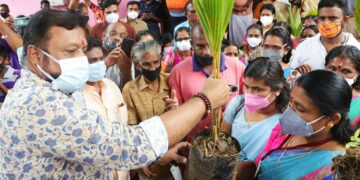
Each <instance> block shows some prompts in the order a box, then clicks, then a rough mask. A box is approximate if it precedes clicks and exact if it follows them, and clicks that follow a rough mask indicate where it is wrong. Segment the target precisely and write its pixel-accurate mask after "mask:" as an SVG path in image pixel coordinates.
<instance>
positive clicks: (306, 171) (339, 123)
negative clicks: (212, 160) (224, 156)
mask: <svg viewBox="0 0 360 180" xmlns="http://www.w3.org/2000/svg"><path fill="white" fill-rule="evenodd" d="M120 2H121V0H98V1H97V3H94V2H92V1H91V0H83V1H81V2H80V0H70V1H69V3H68V8H67V10H63V11H62V10H53V9H51V8H52V7H51V4H50V2H49V1H48V0H41V1H40V2H39V3H40V6H41V9H42V10H40V11H38V12H34V14H32V15H31V16H24V15H19V16H16V17H13V16H11V14H10V12H11V11H10V8H16V7H9V6H8V5H6V4H1V5H0V13H1V14H0V15H1V17H0V37H1V41H0V106H1V111H0V164H1V166H0V179H32V178H35V179H121V180H127V179H161V180H166V179H173V174H172V173H173V171H171V170H170V169H173V168H175V169H178V171H180V172H182V173H183V174H184V173H186V170H184V169H183V168H182V166H180V167H179V166H175V165H174V164H178V163H182V164H185V163H186V162H187V154H186V153H185V154H183V153H181V152H183V150H184V149H188V147H189V146H190V145H191V143H192V140H193V138H194V137H196V135H197V134H198V133H199V132H202V131H204V130H206V129H209V128H212V127H211V121H212V115H211V111H212V110H213V109H216V108H220V109H222V112H224V113H223V114H222V118H221V121H222V123H221V130H222V131H223V132H225V133H227V134H230V135H231V136H233V137H234V138H235V139H236V140H237V141H238V142H239V144H240V146H241V152H240V156H239V163H238V166H237V174H238V178H239V179H244V178H253V177H254V176H256V177H257V178H259V179H332V177H333V175H334V171H333V169H331V166H332V158H334V157H335V156H337V155H341V154H344V153H345V144H346V143H347V142H349V141H350V137H351V136H352V135H353V134H354V130H355V129H357V128H360V32H358V33H356V32H355V31H353V30H352V29H351V28H348V27H347V22H349V19H352V18H354V17H353V8H354V4H353V2H354V1H351V0H314V1H306V0H305V1H300V2H298V1H291V0H290V1H277V0H262V1H256V0H235V4H234V7H233V11H232V15H231V18H230V22H229V25H228V28H227V32H226V33H225V35H224V40H223V41H222V44H223V45H222V54H221V57H220V74H221V77H222V78H221V79H213V78H212V74H213V66H214V62H213V61H214V60H213V59H214V58H213V53H212V52H211V51H210V47H209V43H208V41H207V39H206V37H205V34H204V31H203V29H202V27H201V24H200V23H199V17H198V15H197V12H196V10H195V7H194V5H193V2H192V0H176V1H174V0H166V1H161V0H160V1H156V0H139V1H135V0H129V1H127V6H126V9H119V3H120ZM314 4H315V5H314ZM290 6H293V7H294V6H297V8H298V9H300V12H301V13H300V14H301V19H302V22H301V23H302V25H301V26H302V28H301V32H300V33H299V34H298V37H297V36H296V33H294V31H296V29H293V28H294V26H293V25H290V24H289V23H288V22H284V21H281V20H280V18H279V16H286V17H287V16H293V14H291V11H288V8H289V7H290ZM314 10H315V11H317V15H314V14H311V13H310V12H312V11H314ZM89 11H92V12H93V13H92V14H93V15H94V19H95V22H96V24H95V25H93V26H91V25H90V23H89V19H90V18H89ZM120 11H126V12H127V17H126V18H123V19H122V18H120V16H119V12H120ZM289 12H290V14H289ZM286 13H288V14H286Z"/></svg>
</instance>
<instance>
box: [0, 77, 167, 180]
mask: <svg viewBox="0 0 360 180" xmlns="http://www.w3.org/2000/svg"><path fill="white" fill-rule="evenodd" d="M0 148H1V149H0V179H22V178H26V179H32V178H34V179H115V177H114V175H115V173H114V172H115V170H129V169H136V168H139V167H143V166H146V165H149V164H150V163H152V162H153V161H155V160H156V159H158V158H159V157H161V156H162V155H163V154H164V153H165V152H166V151H167V148H168V138H167V134H166V130H165V127H164V125H163V123H162V121H161V119H160V118H159V117H154V118H152V119H149V120H147V121H145V122H144V123H142V124H140V125H138V126H126V125H123V124H122V123H120V122H119V121H109V120H104V119H102V117H101V116H100V115H98V114H97V113H96V112H95V111H91V110H88V109H86V108H85V105H84V104H81V103H79V102H77V101H76V100H74V99H73V98H72V97H70V96H68V95H66V94H63V93H61V92H60V91H56V90H53V88H52V85H51V83H49V82H47V81H44V80H42V79H40V78H39V77H38V76H36V75H35V74H33V73H32V72H30V71H28V70H22V73H21V78H20V79H19V80H18V82H17V83H16V84H15V86H14V88H13V89H12V90H11V91H10V92H9V93H8V95H7V97H6V99H5V102H4V104H3V106H2V109H1V111H0Z"/></svg>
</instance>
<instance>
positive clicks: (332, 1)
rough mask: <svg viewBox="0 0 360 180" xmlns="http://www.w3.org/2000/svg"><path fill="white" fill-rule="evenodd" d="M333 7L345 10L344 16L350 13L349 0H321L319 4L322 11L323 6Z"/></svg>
mask: <svg viewBox="0 0 360 180" xmlns="http://www.w3.org/2000/svg"><path fill="white" fill-rule="evenodd" d="M325 7H327V8H332V7H338V8H340V9H341V10H342V11H343V14H344V16H345V15H347V14H348V13H349V7H348V2H347V0H320V2H319V4H318V11H320V9H321V8H325Z"/></svg>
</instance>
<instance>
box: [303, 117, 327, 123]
mask: <svg viewBox="0 0 360 180" xmlns="http://www.w3.org/2000/svg"><path fill="white" fill-rule="evenodd" d="M324 117H325V115H323V116H321V117H319V118H317V119H315V120H313V121H312V122H309V123H307V124H309V125H312V124H314V123H316V122H318V121H320V120H321V119H322V118H324Z"/></svg>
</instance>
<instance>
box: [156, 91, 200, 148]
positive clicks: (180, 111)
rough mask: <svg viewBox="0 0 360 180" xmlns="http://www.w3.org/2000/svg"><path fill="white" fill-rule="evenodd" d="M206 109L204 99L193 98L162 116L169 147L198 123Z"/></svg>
mask: <svg viewBox="0 0 360 180" xmlns="http://www.w3.org/2000/svg"><path fill="white" fill-rule="evenodd" d="M205 110H206V106H205V103H204V102H203V100H201V99H200V98H193V99H190V100H189V101H187V102H186V103H184V104H183V105H182V106H180V107H178V108H176V109H173V110H171V111H168V112H166V113H164V114H163V115H161V116H160V117H161V119H162V120H163V123H164V126H165V129H166V131H167V134H168V139H169V147H171V146H173V145H174V144H176V143H177V142H179V141H181V140H182V139H183V138H184V137H185V136H186V135H187V134H188V133H189V132H190V130H191V129H193V128H194V127H195V126H196V125H197V124H198V122H199V121H200V120H201V119H202V117H203V116H204V114H205Z"/></svg>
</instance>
